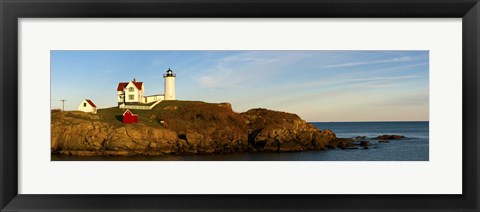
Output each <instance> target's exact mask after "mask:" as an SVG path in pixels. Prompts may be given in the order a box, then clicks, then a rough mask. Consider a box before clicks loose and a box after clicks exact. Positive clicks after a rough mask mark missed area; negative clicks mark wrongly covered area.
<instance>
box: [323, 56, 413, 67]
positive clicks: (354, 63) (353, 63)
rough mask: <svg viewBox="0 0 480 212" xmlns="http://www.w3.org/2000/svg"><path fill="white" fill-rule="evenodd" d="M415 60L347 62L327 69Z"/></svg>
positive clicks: (409, 58) (402, 58) (407, 57)
mask: <svg viewBox="0 0 480 212" xmlns="http://www.w3.org/2000/svg"><path fill="white" fill-rule="evenodd" d="M414 60H415V58H413V57H409V56H404V57H397V58H392V59H387V60H374V61H366V62H347V63H340V64H334V65H327V66H325V68H338V67H351V66H361V65H372V64H379V63H396V62H408V61H414Z"/></svg>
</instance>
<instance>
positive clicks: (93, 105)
mask: <svg viewBox="0 0 480 212" xmlns="http://www.w3.org/2000/svg"><path fill="white" fill-rule="evenodd" d="M85 100H86V101H87V102H88V104H89V105H90V106H92V107H97V106H96V105H95V104H93V102H92V100H90V99H85Z"/></svg>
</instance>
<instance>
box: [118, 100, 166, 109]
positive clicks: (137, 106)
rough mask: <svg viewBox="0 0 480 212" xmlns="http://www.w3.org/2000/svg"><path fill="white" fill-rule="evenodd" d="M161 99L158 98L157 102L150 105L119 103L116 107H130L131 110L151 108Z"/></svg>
mask: <svg viewBox="0 0 480 212" xmlns="http://www.w3.org/2000/svg"><path fill="white" fill-rule="evenodd" d="M161 101H162V100H158V101H157V102H155V103H153V104H152V105H150V106H141V105H125V104H121V105H120V106H118V108H121V109H132V110H151V109H152V108H153V107H155V106H156V105H158V103H160V102H161Z"/></svg>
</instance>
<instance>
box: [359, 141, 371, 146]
mask: <svg viewBox="0 0 480 212" xmlns="http://www.w3.org/2000/svg"><path fill="white" fill-rule="evenodd" d="M360 146H365V147H366V146H370V142H368V141H360Z"/></svg>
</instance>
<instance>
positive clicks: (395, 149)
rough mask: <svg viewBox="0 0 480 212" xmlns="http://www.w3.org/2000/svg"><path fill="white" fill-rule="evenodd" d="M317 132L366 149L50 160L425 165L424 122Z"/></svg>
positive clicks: (335, 125)
mask: <svg viewBox="0 0 480 212" xmlns="http://www.w3.org/2000/svg"><path fill="white" fill-rule="evenodd" d="M312 124H313V125H315V126H316V127H317V128H319V129H321V130H323V129H331V130H333V131H334V132H335V133H336V134H337V137H341V138H352V137H356V136H367V139H366V140H368V141H370V143H371V144H372V146H370V148H369V149H362V148H359V149H346V150H345V149H333V150H319V151H305V152H286V153H265V152H259V153H229V154H209V155H163V156H153V157H146V156H138V157H137V156H136V157H78V156H59V155H52V160H55V161H57V160H66V161H72V160H75V161H76V160H93V161H98V160H119V161H428V160H429V137H428V136H429V123H428V122H314V123H312ZM384 134H395V135H403V136H405V137H407V139H403V140H390V142H389V143H379V142H378V141H377V140H373V139H372V138H374V137H376V136H379V135H384Z"/></svg>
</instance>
